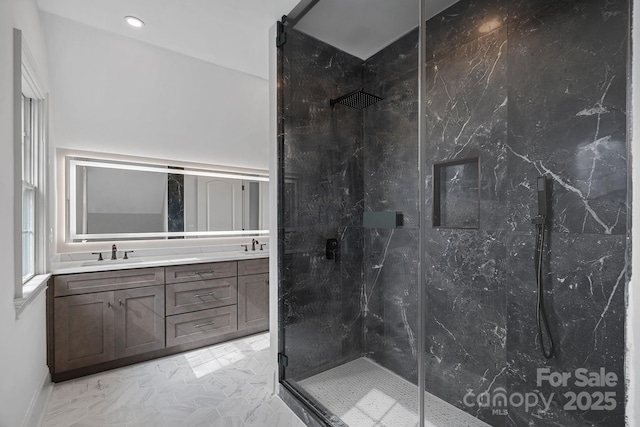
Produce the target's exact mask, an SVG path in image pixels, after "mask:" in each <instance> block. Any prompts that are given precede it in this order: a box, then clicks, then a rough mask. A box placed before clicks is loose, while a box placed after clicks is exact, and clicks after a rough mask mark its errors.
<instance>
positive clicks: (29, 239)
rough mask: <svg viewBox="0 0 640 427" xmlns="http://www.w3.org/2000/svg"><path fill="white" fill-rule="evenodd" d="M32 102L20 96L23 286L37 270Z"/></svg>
mask: <svg viewBox="0 0 640 427" xmlns="http://www.w3.org/2000/svg"><path fill="white" fill-rule="evenodd" d="M37 105H38V102H37V101H36V100H35V99H32V98H27V97H26V96H24V94H23V95H22V283H23V284H24V283H26V282H27V281H29V280H31V279H32V278H33V276H35V274H36V271H35V268H36V250H35V247H36V232H37V230H36V228H37V226H36V217H37V211H36V194H37V192H38V176H37V173H36V172H37V165H38V151H39V150H38V144H37V142H38V135H37V133H38V121H37Z"/></svg>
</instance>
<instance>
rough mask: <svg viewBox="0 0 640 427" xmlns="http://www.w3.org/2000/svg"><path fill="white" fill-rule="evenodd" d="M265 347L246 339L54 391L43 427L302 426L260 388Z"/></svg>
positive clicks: (257, 339)
mask: <svg viewBox="0 0 640 427" xmlns="http://www.w3.org/2000/svg"><path fill="white" fill-rule="evenodd" d="M269 342H270V341H269V334H268V333H267V334H260V335H254V336H251V337H247V338H244V339H240V340H236V341H234V342H232V343H223V344H219V345H216V346H211V347H208V348H205V349H200V350H196V351H193V352H188V353H184V354H179V355H176V356H170V357H166V358H163V359H158V360H152V361H149V362H145V363H141V364H138V365H133V366H128V367H124V368H120V369H115V370H112V371H108V372H103V373H99V374H95V375H91V376H88V377H84V378H79V379H76V380H72V381H68V382H64V383H59V384H56V385H55V386H54V390H53V393H52V396H51V398H50V400H49V402H48V403H47V409H46V413H45V417H44V420H45V421H44V423H43V426H44V427H68V426H77V427H94V426H105V427H107V426H108V427H134V426H135V427H138V426H139V427H165V426H166V427H199V426H220V427H234V426H238V427H245V426H246V427H248V426H251V427H257V426H273V427H288V426H302V425H303V424H301V423H300V422H299V421H298V419H297V418H296V417H295V415H293V413H292V412H291V411H290V410H289V408H287V407H286V405H284V403H282V401H281V400H280V398H278V397H276V396H274V395H273V394H272V393H271V389H269V388H268V379H269V376H270V375H272V374H273V368H271V366H270V365H269V364H268V361H269ZM216 355H217V357H216ZM234 360H235V361H234ZM256 372H258V373H257V374H256ZM265 372H268V373H265Z"/></svg>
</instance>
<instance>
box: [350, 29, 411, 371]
mask: <svg viewBox="0 0 640 427" xmlns="http://www.w3.org/2000/svg"><path fill="white" fill-rule="evenodd" d="M418 42H419V39H418V30H417V29H416V30H414V31H412V32H410V33H409V34H407V35H405V36H404V37H402V38H401V39H400V40H398V41H396V42H395V43H393V44H392V45H390V46H388V47H386V48H385V49H383V50H382V51H380V52H378V53H377V54H376V55H374V56H372V57H371V58H369V59H368V60H367V62H366V64H365V67H364V77H363V78H364V88H365V90H369V91H371V92H372V93H374V94H377V95H379V96H381V97H382V98H384V99H383V101H381V102H379V103H377V104H374V105H372V106H370V107H368V108H366V109H365V110H364V208H365V210H366V211H374V212H375V211H397V212H402V213H403V216H404V227H403V228H402V229H393V230H388V229H387V230H383V229H365V230H364V236H365V240H364V248H365V250H364V254H365V255H364V256H365V258H364V284H365V285H364V286H365V287H364V294H363V300H362V312H363V318H364V320H363V321H364V337H365V338H364V339H365V355H366V356H367V357H369V358H371V359H372V360H374V361H376V362H377V363H379V364H381V365H382V366H384V367H386V368H388V369H390V370H391V371H393V372H395V373H397V374H398V375H401V376H402V377H404V378H406V379H408V380H409V381H412V382H414V383H417V378H418V377H417V369H418V364H417V351H418V349H417V343H418V336H417V326H418V300H417V298H416V295H417V286H418V277H419V276H418V274H419V272H418V261H419V253H418V229H417V226H418V184H419V174H418V163H417V159H418Z"/></svg>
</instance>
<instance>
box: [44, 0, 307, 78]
mask: <svg viewBox="0 0 640 427" xmlns="http://www.w3.org/2000/svg"><path fill="white" fill-rule="evenodd" d="M37 1H38V6H39V7H40V10H42V11H44V12H48V13H52V14H54V15H58V16H62V17H65V18H69V19H72V20H74V21H78V22H82V23H84V24H87V25H89V26H92V27H96V28H99V29H102V30H106V31H110V32H113V33H116V34H121V35H123V36H127V37H131V38H134V39H137V40H141V41H144V42H147V43H151V44H153V45H156V46H160V47H164V48H166V49H170V50H173V51H176V52H180V53H182V54H185V55H188V56H192V57H195V58H198V59H201V60H204V61H207V62H210V63H213V64H217V65H221V66H223V67H227V68H231V69H233V70H237V71H242V72H244V73H248V74H251V75H254V76H257V77H260V78H263V79H267V78H268V71H269V38H268V35H269V28H271V26H273V25H274V24H275V22H276V21H277V20H279V19H280V18H281V17H282V15H284V14H287V13H289V11H291V10H292V9H293V7H294V6H295V5H296V4H297V3H298V0H37ZM126 15H133V16H136V17H138V18H140V19H142V20H143V21H144V22H145V24H146V25H145V26H144V27H143V28H141V29H136V28H133V27H130V26H129V25H127V24H126V23H125V22H124V17H125V16H126Z"/></svg>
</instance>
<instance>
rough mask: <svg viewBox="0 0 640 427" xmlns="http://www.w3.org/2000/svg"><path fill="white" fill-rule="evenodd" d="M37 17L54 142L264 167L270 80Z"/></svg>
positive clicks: (64, 145) (61, 20)
mask: <svg viewBox="0 0 640 427" xmlns="http://www.w3.org/2000/svg"><path fill="white" fill-rule="evenodd" d="M42 20H43V25H44V31H45V35H46V42H47V50H48V55H49V67H50V69H49V73H50V74H49V75H50V79H51V95H52V110H53V113H54V116H53V120H54V131H55V135H56V147H60V148H71V149H81V150H87V151H98V152H106V153H118V154H126V155H135V156H145V157H156V158H165V159H173V160H181V161H191V162H198V163H211V164H217V165H231V166H241V167H251V168H258V169H268V167H269V164H268V153H269V151H268V150H269V149H268V138H269V137H268V111H267V108H266V107H265V106H266V105H268V104H267V103H268V93H269V91H268V82H267V80H263V79H260V78H258V77H254V76H250V75H248V74H244V73H241V72H237V71H233V70H230V69H227V68H223V67H220V66H217V65H213V64H211V63H208V62H204V61H201V60H198V59H195V58H192V57H188V56H184V55H181V54H178V53H175V52H173V51H169V50H166V49H163V48H160V47H157V46H153V45H150V44H147V43H143V42H140V41H137V40H134V39H130V38H127V37H123V36H120V35H116V34H113V33H109V32H106V31H103V30H99V29H95V28H92V27H89V26H86V25H83V24H80V23H77V22H75V21H71V20H68V19H65V18H61V17H58V16H55V15H51V14H47V13H42ZM228 42H229V43H233V40H229V41H228Z"/></svg>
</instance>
